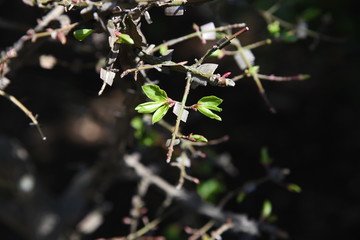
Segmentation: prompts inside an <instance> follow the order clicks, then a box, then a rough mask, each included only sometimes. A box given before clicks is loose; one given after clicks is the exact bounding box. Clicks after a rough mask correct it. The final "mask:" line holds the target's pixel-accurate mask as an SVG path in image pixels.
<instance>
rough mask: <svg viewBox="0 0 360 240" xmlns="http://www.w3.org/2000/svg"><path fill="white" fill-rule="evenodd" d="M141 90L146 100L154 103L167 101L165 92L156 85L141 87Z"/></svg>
mask: <svg viewBox="0 0 360 240" xmlns="http://www.w3.org/2000/svg"><path fill="white" fill-rule="evenodd" d="M142 90H143V91H144V93H145V95H146V96H147V97H148V98H150V99H151V100H154V101H155V102H161V101H162V102H164V101H167V100H168V96H167V94H166V92H165V91H164V90H162V89H161V88H160V87H159V86H157V85H144V86H142Z"/></svg>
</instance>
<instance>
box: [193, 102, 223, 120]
mask: <svg viewBox="0 0 360 240" xmlns="http://www.w3.org/2000/svg"><path fill="white" fill-rule="evenodd" d="M196 108H197V110H199V112H201V113H202V114H204V115H205V116H207V117H209V118H212V119H215V120H218V121H221V120H222V119H221V117H220V116H219V115H217V114H215V113H213V112H212V111H211V110H209V109H208V108H206V107H204V106H201V105H199V106H197V107H196Z"/></svg>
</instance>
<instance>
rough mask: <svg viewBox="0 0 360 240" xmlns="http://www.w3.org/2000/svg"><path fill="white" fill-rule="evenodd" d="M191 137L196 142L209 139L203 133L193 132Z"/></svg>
mask: <svg viewBox="0 0 360 240" xmlns="http://www.w3.org/2000/svg"><path fill="white" fill-rule="evenodd" d="M190 137H191V138H193V139H194V140H195V141H196V142H208V140H207V139H206V138H205V137H204V136H203V135H199V134H194V135H193V134H191V135H190Z"/></svg>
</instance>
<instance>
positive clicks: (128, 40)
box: [117, 33, 134, 45]
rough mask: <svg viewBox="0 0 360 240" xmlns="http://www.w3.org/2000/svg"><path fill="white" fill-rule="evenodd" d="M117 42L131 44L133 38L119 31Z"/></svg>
mask: <svg viewBox="0 0 360 240" xmlns="http://www.w3.org/2000/svg"><path fill="white" fill-rule="evenodd" d="M117 43H127V44H131V45H133V44H134V40H133V39H132V38H131V37H130V36H129V35H128V34H125V33H121V34H119V39H118V40H117Z"/></svg>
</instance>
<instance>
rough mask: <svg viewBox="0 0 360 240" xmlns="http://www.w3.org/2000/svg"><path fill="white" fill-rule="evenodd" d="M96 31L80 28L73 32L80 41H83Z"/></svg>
mask: <svg viewBox="0 0 360 240" xmlns="http://www.w3.org/2000/svg"><path fill="white" fill-rule="evenodd" d="M93 32H94V30H93V29H86V28H84V29H79V30H75V31H74V32H73V35H74V37H75V38H76V39H77V40H78V41H82V40H84V39H85V38H86V37H87V36H89V35H90V34H92V33H93Z"/></svg>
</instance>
